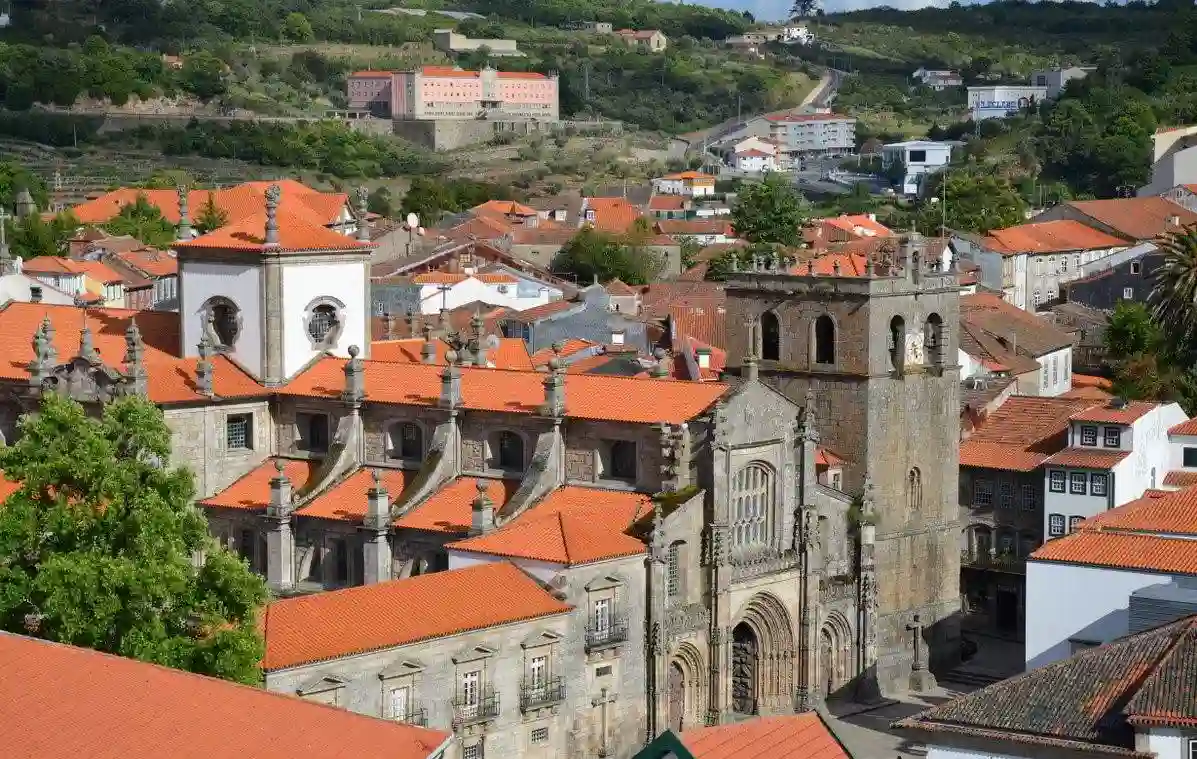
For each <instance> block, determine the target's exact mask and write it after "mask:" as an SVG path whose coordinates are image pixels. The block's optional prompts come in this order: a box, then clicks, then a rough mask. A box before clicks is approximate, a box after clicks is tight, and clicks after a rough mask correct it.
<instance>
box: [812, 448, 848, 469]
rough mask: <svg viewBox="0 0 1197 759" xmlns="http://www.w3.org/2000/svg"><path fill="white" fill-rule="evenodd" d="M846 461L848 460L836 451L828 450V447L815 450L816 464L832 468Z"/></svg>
mask: <svg viewBox="0 0 1197 759" xmlns="http://www.w3.org/2000/svg"><path fill="white" fill-rule="evenodd" d="M845 463H846V462H845V461H844V459H842V458H840V457H839V456H837V455H835V454H834V453H832V452H831V451H829V450H827V449H826V448H822V447H820V448H819V449H818V450H816V451H815V466H822V467H829V468H830V467H837V466H843V465H844V464H845Z"/></svg>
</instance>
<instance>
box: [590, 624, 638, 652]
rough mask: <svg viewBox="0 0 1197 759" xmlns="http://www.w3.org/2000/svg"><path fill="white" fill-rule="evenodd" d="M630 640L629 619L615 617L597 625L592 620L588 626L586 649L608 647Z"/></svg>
mask: <svg viewBox="0 0 1197 759" xmlns="http://www.w3.org/2000/svg"><path fill="white" fill-rule="evenodd" d="M627 640H628V621H627V619H624V618H623V617H614V618H612V619H610V620H609V621H608V622H607V624H606V625H597V624H595V623H594V621H593V620H591V622H590V624H588V625H587V626H586V650H587V651H591V650H594V649H596V648H606V647H607V646H614V645H616V644H619V643H626V642H627Z"/></svg>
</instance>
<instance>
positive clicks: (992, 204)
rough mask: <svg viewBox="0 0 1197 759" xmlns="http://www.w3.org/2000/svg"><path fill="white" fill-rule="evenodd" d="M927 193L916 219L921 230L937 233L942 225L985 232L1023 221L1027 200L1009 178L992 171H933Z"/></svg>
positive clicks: (927, 232)
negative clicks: (995, 174)
mask: <svg viewBox="0 0 1197 759" xmlns="http://www.w3.org/2000/svg"><path fill="white" fill-rule="evenodd" d="M945 185H946V187H945ZM926 193H927V198H926V200H925V201H924V202H923V205H922V207H921V208H920V209H919V212H918V216H917V220H916V223H917V225H918V228H919V230H920V231H921V232H923V233H924V234H929V235H938V234H940V231H941V226H947V227H948V228H949V229H955V230H958V231H961V232H974V233H978V234H985V233H987V232H989V231H990V230H993V229H1001V228H1003V227H1011V226H1014V225H1016V224H1022V223H1023V222H1024V221H1026V213H1025V212H1026V208H1027V204H1026V201H1024V200H1023V199H1022V196H1021V195H1019V194H1018V191H1017V189H1015V188H1014V187H1013V186H1012V185H1011V184H1010V183H1009V182H1008V181H1006V180H1005V179H1002V178H999V177H995V176H993V175H992V174H973V173H970V172H966V171H947V172H940V173H937V174H933V175H931V176H930V178H929V179H928V185H927V190H926Z"/></svg>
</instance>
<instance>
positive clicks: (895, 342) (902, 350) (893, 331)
mask: <svg viewBox="0 0 1197 759" xmlns="http://www.w3.org/2000/svg"><path fill="white" fill-rule="evenodd" d="M889 363H890V366H891V367H893V370H894V371H895V372H897V373H898V374H901V373H902V370H903V369H905V368H906V320H905V319H903V318H902V317H901V316H895V317H894V318H892V319H890V320H889Z"/></svg>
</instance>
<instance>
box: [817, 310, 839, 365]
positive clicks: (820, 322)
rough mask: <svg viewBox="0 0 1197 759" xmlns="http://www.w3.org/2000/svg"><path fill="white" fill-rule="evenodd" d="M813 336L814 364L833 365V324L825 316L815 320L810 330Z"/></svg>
mask: <svg viewBox="0 0 1197 759" xmlns="http://www.w3.org/2000/svg"><path fill="white" fill-rule="evenodd" d="M811 331H812V332H813V333H814V334H813V337H814V344H815V345H814V351H813V352H814V359H815V363H816V364H834V363H835V322H834V321H832V319H831V317H830V316H828V315H827V314H823V315H822V316H820V317H819V318H818V319H815V324H814V327H813V329H812V330H811Z"/></svg>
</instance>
